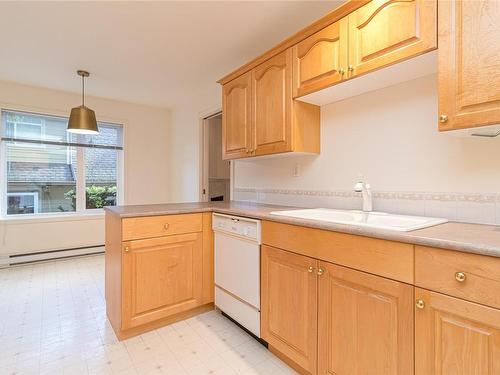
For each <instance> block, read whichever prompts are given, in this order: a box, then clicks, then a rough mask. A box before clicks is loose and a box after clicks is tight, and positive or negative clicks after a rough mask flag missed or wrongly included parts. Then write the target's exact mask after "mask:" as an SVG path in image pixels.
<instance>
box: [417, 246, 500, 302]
mask: <svg viewBox="0 0 500 375" xmlns="http://www.w3.org/2000/svg"><path fill="white" fill-rule="evenodd" d="M415 284H416V285H417V286H419V287H422V288H426V289H430V290H434V291H437V292H440V293H444V294H449V295H451V296H455V297H459V298H463V299H465V300H469V301H473V302H477V303H481V304H484V305H488V306H492V307H496V308H500V258H495V257H489V256H484V255H476V254H466V253H460V252H457V251H450V250H443V249H435V248H430V247H424V246H416V247H415Z"/></svg>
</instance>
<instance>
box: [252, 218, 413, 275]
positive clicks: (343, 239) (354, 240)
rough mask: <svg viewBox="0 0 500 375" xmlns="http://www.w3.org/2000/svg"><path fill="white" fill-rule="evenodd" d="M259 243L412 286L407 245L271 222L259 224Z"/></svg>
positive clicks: (410, 248)
mask: <svg viewBox="0 0 500 375" xmlns="http://www.w3.org/2000/svg"><path fill="white" fill-rule="evenodd" d="M284 233H286V235H284ZM262 243H264V244H266V245H269V246H273V247H277V248H280V249H284V250H288V251H292V252H294V253H297V254H301V255H305V256H309V257H312V258H316V259H320V260H324V261H326V262H331V263H335V264H338V265H341V266H346V267H349V268H354V269H357V270H360V271H365V272H369V273H372V274H375V275H380V276H384V277H387V278H390V279H394V280H398V281H403V282H406V283H409V284H413V265H414V263H413V257H414V255H413V254H414V253H413V245H410V244H406V243H401V242H394V241H387V240H380V239H376V238H368V237H362V236H356V235H352V234H346V233H338V232H332V231H328V230H321V229H313V228H306V227H301V226H296V225H290V224H281V223H275V222H271V221H263V222H262Z"/></svg>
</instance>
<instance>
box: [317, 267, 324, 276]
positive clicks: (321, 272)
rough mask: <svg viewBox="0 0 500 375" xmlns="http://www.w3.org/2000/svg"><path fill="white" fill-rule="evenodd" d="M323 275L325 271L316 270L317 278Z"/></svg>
mask: <svg viewBox="0 0 500 375" xmlns="http://www.w3.org/2000/svg"><path fill="white" fill-rule="evenodd" d="M324 273H325V271H323V269H322V268H319V269H318V272H317V274H318V276H321V275H323V274H324Z"/></svg>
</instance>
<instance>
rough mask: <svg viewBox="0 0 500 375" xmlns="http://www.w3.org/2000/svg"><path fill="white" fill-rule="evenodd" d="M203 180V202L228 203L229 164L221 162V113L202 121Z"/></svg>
mask: <svg viewBox="0 0 500 375" xmlns="http://www.w3.org/2000/svg"><path fill="white" fill-rule="evenodd" d="M202 127H203V128H202V131H203V172H202V175H203V178H202V189H201V193H202V194H201V195H202V200H203V201H205V202H215V201H229V200H230V191H231V177H230V176H231V164H230V162H229V161H228V160H222V113H221V112H218V113H216V114H214V115H212V116H210V117H206V118H204V119H203V123H202Z"/></svg>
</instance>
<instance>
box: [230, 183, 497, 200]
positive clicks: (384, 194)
mask: <svg viewBox="0 0 500 375" xmlns="http://www.w3.org/2000/svg"><path fill="white" fill-rule="evenodd" d="M234 191H235V192H238V193H266V194H284V195H309V196H319V197H343V198H355V197H361V193H356V192H354V191H349V190H302V189H265V188H242V187H237V188H234ZM372 195H373V198H374V199H376V198H378V199H406V200H433V201H440V202H456V201H462V202H476V203H488V202H500V194H495V193H491V194H477V193H422V192H403V191H374V192H373V193H372Z"/></svg>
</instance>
